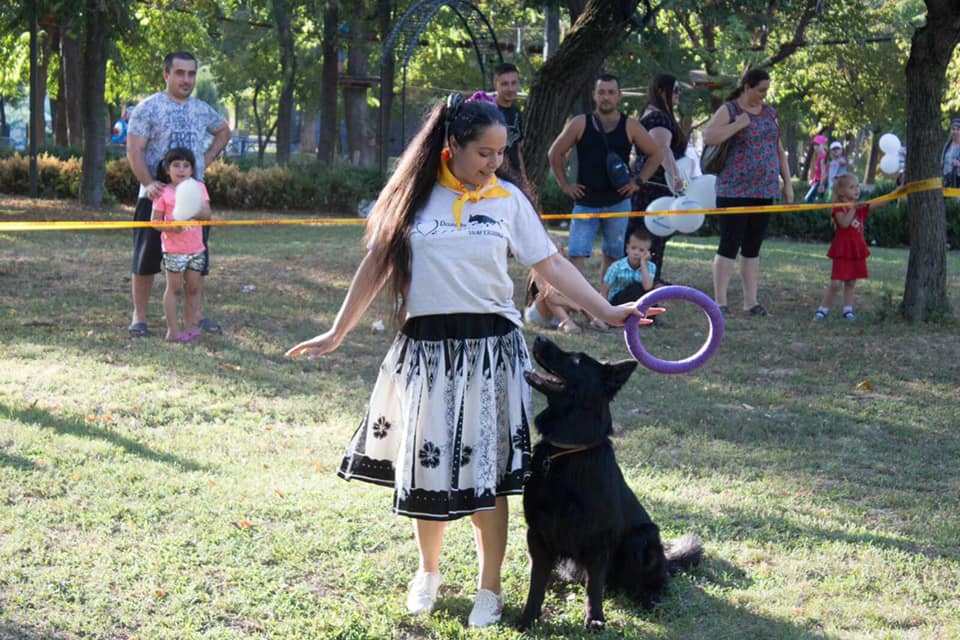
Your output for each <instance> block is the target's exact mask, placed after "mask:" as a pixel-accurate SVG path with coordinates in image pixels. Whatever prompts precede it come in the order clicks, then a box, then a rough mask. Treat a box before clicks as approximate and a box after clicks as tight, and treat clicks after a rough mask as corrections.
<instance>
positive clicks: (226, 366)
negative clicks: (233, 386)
mask: <svg viewBox="0 0 960 640" xmlns="http://www.w3.org/2000/svg"><path fill="white" fill-rule="evenodd" d="M217 366H218V367H222V368H223V369H229V370H230V371H243V369H241V368H240V367H238V366H237V365H235V364H230V363H229V362H220V363H218V364H217Z"/></svg>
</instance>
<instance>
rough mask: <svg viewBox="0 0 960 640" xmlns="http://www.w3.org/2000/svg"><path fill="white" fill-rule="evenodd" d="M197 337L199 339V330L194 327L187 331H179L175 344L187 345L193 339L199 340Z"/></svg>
mask: <svg viewBox="0 0 960 640" xmlns="http://www.w3.org/2000/svg"><path fill="white" fill-rule="evenodd" d="M199 337H200V329H197V328H196V327H194V328H193V329H190V330H189V331H181V332H180V333H179V334H177V342H183V343H187V342H190V341H192V340H193V339H194V338H199Z"/></svg>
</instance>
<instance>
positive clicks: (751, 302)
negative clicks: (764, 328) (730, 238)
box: [740, 201, 770, 315]
mask: <svg viewBox="0 0 960 640" xmlns="http://www.w3.org/2000/svg"><path fill="white" fill-rule="evenodd" d="M754 204H760V205H762V204H770V202H768V201H755V202H754ZM769 223H770V214H768V213H757V214H749V215H747V216H746V225H745V228H744V233H743V241H742V243H741V247H740V281H741V284H742V285H743V308H744V309H745V310H754V309H757V310H758V311H759V313H758V314H757V315H768V314H767V312H766V310H765V309H763V308H762V307H760V302H759V300H757V289H758V286H759V282H760V246H761V245H762V244H763V238H764V236H765V235H766V233H767V225H768V224H769ZM755 313H757V311H755Z"/></svg>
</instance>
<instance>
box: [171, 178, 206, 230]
mask: <svg viewBox="0 0 960 640" xmlns="http://www.w3.org/2000/svg"><path fill="white" fill-rule="evenodd" d="M175 192H176V193H175V196H174V201H173V219H174V220H189V219H191V218H192V217H194V216H195V215H197V214H198V213H200V210H201V209H203V189H202V188H201V187H200V183H199V182H197V181H196V180H194V179H193V178H187V179H186V180H184V181H183V182H181V183H180V184H178V185H177V188H176V190H175Z"/></svg>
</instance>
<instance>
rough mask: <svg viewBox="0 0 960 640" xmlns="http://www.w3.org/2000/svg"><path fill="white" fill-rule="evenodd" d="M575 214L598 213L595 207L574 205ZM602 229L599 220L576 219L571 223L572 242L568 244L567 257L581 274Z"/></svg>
mask: <svg viewBox="0 0 960 640" xmlns="http://www.w3.org/2000/svg"><path fill="white" fill-rule="evenodd" d="M573 212H574V213H596V212H597V209H595V208H594V207H585V206H583V205H579V204H577V205H574V206H573ZM599 227H600V220H598V219H597V218H574V219H573V220H571V221H570V241H569V243H568V244H567V255H568V256H569V257H570V262H572V263H573V265H574V266H575V267H577V269H579V270H580V272H581V273H582V272H583V263H584V261H585V260H586V259H587V258H588V257H590V254H591V253H592V252H593V239H594V238H595V237H596V235H597V229H598V228H599Z"/></svg>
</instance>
